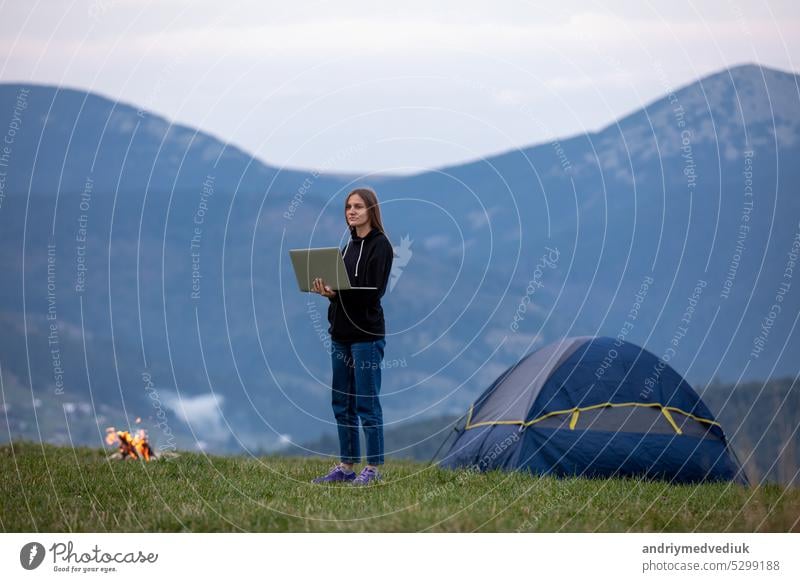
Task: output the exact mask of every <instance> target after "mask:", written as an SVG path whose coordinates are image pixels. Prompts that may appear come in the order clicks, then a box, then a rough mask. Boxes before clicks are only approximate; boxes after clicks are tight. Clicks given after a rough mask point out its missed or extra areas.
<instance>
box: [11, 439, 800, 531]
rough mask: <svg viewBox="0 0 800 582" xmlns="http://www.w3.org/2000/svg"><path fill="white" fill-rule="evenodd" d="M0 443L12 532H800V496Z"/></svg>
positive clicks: (721, 486) (398, 465)
mask: <svg viewBox="0 0 800 582" xmlns="http://www.w3.org/2000/svg"><path fill="white" fill-rule="evenodd" d="M107 454H108V451H103V450H99V449H87V448H76V449H71V448H59V447H54V446H50V445H44V446H42V445H39V444H34V443H14V444H10V445H5V446H2V447H0V529H2V530H3V531H6V532H10V531H40V532H84V531H99V532H105V531H111V532H120V531H126V532H141V531H161V532H164V531H203V532H206V531H279V532H296V531H342V532H351V531H404V532H406V531H437V532H448V531H459V532H462V531H512V532H513V531H543V532H553V531H588V532H592V531H615V532H618V531H677V532H684V531H714V532H718V531H745V532H749V531H800V526H798V520H799V519H800V490H798V489H786V488H783V487H780V486H777V485H769V486H766V487H762V488H757V489H748V488H743V487H738V486H733V485H729V484H725V483H717V484H709V485H702V486H672V485H669V484H666V483H661V482H641V481H636V480H624V479H610V480H587V479H580V478H578V479H567V480H558V479H552V478H535V477H531V476H527V475H523V474H506V473H490V474H484V475H481V474H473V473H470V472H466V471H464V472H452V471H443V470H440V469H437V468H433V467H426V466H425V465H424V464H420V463H415V462H411V461H396V462H391V463H390V464H389V465H387V466H386V467H385V471H384V474H385V482H384V483H383V484H381V485H378V486H373V487H369V488H366V489H354V488H352V487H349V486H317V485H311V484H310V483H308V481H309V480H310V479H311V478H312V477H314V476H316V475H318V474H320V473H321V472H324V471H325V470H326V469H327V468H328V466H329V461H326V460H321V459H317V458H286V457H261V458H237V457H207V456H203V455H200V454H194V453H182V454H180V456H179V457H177V458H175V459H170V460H163V461H158V462H151V463H149V464H144V463H140V462H136V461H129V462H119V461H108V460H107Z"/></svg>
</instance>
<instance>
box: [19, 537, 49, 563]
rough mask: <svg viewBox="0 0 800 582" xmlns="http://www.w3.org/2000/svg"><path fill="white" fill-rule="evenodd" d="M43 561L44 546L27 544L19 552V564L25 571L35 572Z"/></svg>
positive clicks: (37, 543)
mask: <svg viewBox="0 0 800 582" xmlns="http://www.w3.org/2000/svg"><path fill="white" fill-rule="evenodd" d="M43 560H44V546H43V545H42V544H40V543H39V542H28V543H27V544H25V545H24V546H22V549H21V550H20V551H19V563H20V564H22V567H23V568H25V569H26V570H35V569H36V568H38V567H39V566H40V565H41V563H42V561H43Z"/></svg>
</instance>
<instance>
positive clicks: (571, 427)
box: [569, 408, 581, 430]
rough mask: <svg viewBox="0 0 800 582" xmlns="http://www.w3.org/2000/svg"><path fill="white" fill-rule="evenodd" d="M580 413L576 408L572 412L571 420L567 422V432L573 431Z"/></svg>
mask: <svg viewBox="0 0 800 582" xmlns="http://www.w3.org/2000/svg"><path fill="white" fill-rule="evenodd" d="M580 413H581V409H580V408H576V409H575V410H573V411H572V418H571V419H570V421H569V430H575V425H576V424H578V416H580Z"/></svg>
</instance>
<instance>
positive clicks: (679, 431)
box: [661, 407, 683, 434]
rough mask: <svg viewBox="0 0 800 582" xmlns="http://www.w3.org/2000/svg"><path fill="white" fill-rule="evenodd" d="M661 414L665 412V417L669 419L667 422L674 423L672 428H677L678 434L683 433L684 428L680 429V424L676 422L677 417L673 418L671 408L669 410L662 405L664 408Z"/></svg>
mask: <svg viewBox="0 0 800 582" xmlns="http://www.w3.org/2000/svg"><path fill="white" fill-rule="evenodd" d="M661 414H663V415H664V418H666V419H667V422H669V423H670V424H671V425H672V428H674V429H675V432H676V433H678V434H683V431H682V430H681V429H680V427H679V426H678V425H677V424H676V423H675V419H674V418H672V415H671V414H670V413H669V410H667V409H666V408H663V407H662V408H661Z"/></svg>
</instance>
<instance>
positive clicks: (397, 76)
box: [0, 0, 800, 173]
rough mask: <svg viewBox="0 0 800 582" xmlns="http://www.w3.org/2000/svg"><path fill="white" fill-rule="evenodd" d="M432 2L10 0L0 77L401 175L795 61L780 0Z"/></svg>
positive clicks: (258, 148)
mask: <svg viewBox="0 0 800 582" xmlns="http://www.w3.org/2000/svg"><path fill="white" fill-rule="evenodd" d="M432 4H434V3H433V2H430V1H428V2H416V1H405V2H402V3H389V2H384V3H379V2H375V1H372V2H348V1H346V0H337V1H335V2H334V1H331V2H328V1H316V2H305V3H290V2H287V1H283V2H274V1H271V0H259V1H253V2H235V1H227V2H221V1H219V0H215V1H213V2H212V1H205V0H191V1H184V0H155V1H150V2H149V1H148V0H77V1H74V2H68V1H64V2H61V1H57V0H50V1H39V2H37V1H35V0H29V1H19V0H14V1H10V0H9V1H6V2H3V3H2V4H0V46H2V50H0V80H2V81H3V82H18V81H34V82H38V83H48V84H55V85H62V86H67V87H73V88H80V89H85V90H90V91H95V92H98V93H100V94H102V95H104V96H106V97H110V98H112V99H118V100H120V101H123V102H127V103H130V104H134V105H136V106H139V107H142V108H145V109H149V110H152V111H153V112H155V113H158V114H161V115H164V116H165V117H167V118H168V119H170V120H172V121H173V122H176V123H184V124H187V125H190V126H193V127H198V128H200V129H202V130H203V131H207V132H209V133H211V134H213V135H215V136H217V137H219V138H221V139H223V140H225V141H228V142H231V143H234V144H236V145H238V146H240V147H242V148H244V149H246V150H248V151H250V152H252V153H254V154H255V155H257V156H258V157H259V158H261V159H262V160H263V161H265V162H267V163H269V164H272V165H278V166H287V167H296V168H297V167H300V168H309V169H310V168H318V169H323V168H324V169H329V170H330V171H343V172H386V173H408V172H414V171H419V170H422V169H427V168H435V167H441V166H444V165H449V164H453V163H457V162H462V161H467V160H472V159H476V158H480V157H483V156H487V155H491V154H494V153H498V152H502V151H507V150H509V149H513V148H516V147H525V146H529V145H532V144H535V143H539V142H542V141H546V140H550V139H553V138H556V137H559V136H561V137H563V136H566V135H571V134H575V133H577V132H582V131H587V130H595V129H599V128H601V127H604V126H605V125H608V124H609V123H611V122H613V121H614V120H615V119H616V118H618V117H620V116H622V115H625V114H627V113H629V112H631V111H633V110H635V109H637V108H639V107H641V106H642V105H645V104H647V103H649V102H650V101H652V100H653V99H655V98H657V97H659V96H661V95H663V94H664V93H665V92H666V91H667V89H669V88H670V87H680V86H681V85H684V84H686V83H689V82H691V81H693V80H695V79H697V78H698V77H701V76H703V75H706V74H708V73H712V72H716V71H719V70H722V69H724V68H725V67H729V66H734V65H737V64H742V63H750V62H757V63H760V64H763V65H767V66H770V67H775V68H779V69H782V70H787V71H798V60H800V59H798V57H799V56H800V52H798V49H799V48H800V8H798V7H797V6H798V3H797V1H796V0H792V1H783V2H769V3H766V2H762V1H759V0H748V1H743V0H731V1H728V0H720V1H706V0H702V1H700V0H698V1H696V2H683V1H663V2H655V3H653V2H648V1H647V0H645V1H642V0H635V1H630V2H592V1H582V2H552V1H547V2H522V1H520V2H516V1H511V2H492V3H489V2H472V1H468V0H467V1H465V0H460V1H458V2H436V3H435V4H436V6H435V7H434V6H432ZM498 6H502V8H498Z"/></svg>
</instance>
